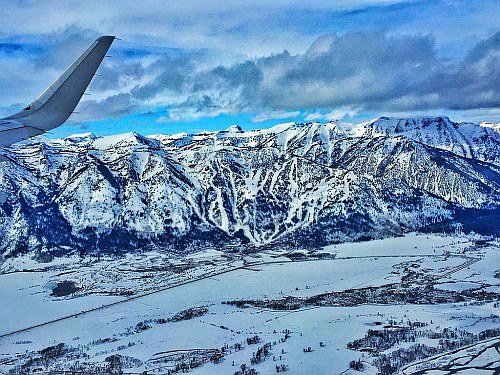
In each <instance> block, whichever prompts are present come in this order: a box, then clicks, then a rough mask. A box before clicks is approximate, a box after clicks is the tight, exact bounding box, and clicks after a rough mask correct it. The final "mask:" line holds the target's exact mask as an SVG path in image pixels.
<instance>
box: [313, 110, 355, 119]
mask: <svg viewBox="0 0 500 375" xmlns="http://www.w3.org/2000/svg"><path fill="white" fill-rule="evenodd" d="M357 113H358V111H357V110H355V109H353V108H350V107H345V108H339V109H336V110H334V111H331V112H327V113H323V112H313V113H309V114H307V115H306V117H305V118H304V120H305V121H319V120H323V121H325V120H326V121H334V120H342V119H345V118H352V117H354V116H356V114H357Z"/></svg>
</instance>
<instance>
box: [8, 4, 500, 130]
mask: <svg viewBox="0 0 500 375" xmlns="http://www.w3.org/2000/svg"><path fill="white" fill-rule="evenodd" d="M0 7H1V9H2V23H1V24H0V67H1V68H0V116H1V115H8V114H11V113H13V112H15V111H17V110H19V109H20V108H23V107H24V105H25V104H26V103H29V102H30V101H31V100H33V99H34V98H35V97H36V96H37V95H38V94H40V93H41V92H42V91H43V90H44V89H45V87H47V86H48V85H49V84H50V83H51V82H52V81H53V80H54V79H56V78H57V76H58V75H59V74H60V73H61V72H62V71H63V70H64V69H65V68H66V67H67V66H68V65H69V64H70V63H71V62H72V61H73V60H74V59H75V58H76V57H77V56H78V55H79V54H80V53H81V52H82V51H83V50H84V49H85V48H86V47H88V45H90V43H91V42H92V41H93V40H94V39H95V38H97V37H98V36H99V35H116V36H118V37H120V38H121V39H122V40H121V41H115V43H114V44H113V46H112V47H111V49H110V51H109V54H110V55H111V56H112V57H111V58H109V59H106V60H105V62H104V64H103V66H102V67H101V69H100V71H99V73H100V76H99V77H96V78H95V80H94V81H93V82H92V84H91V86H90V88H89V90H88V93H89V94H90V95H89V96H85V97H84V100H82V103H81V104H80V105H79V107H78V109H77V111H78V112H79V113H78V114H75V115H73V116H72V117H71V119H70V121H69V122H68V123H67V124H65V125H64V126H62V127H61V128H59V129H57V130H55V131H54V134H53V136H66V135H70V134H74V133H81V132H87V131H92V132H94V133H96V134H103V135H104V134H114V133H121V132H129V131H137V132H139V133H142V134H152V133H176V132H180V131H185V132H188V133H192V132H197V131H202V130H217V129H224V128H227V127H228V126H229V125H231V124H234V123H237V124H240V125H241V126H242V127H243V128H244V129H250V128H253V129H254V128H259V127H267V126H270V125H273V124H276V123H280V122H287V121H330V120H336V119H339V120H343V121H349V122H356V121H363V120H366V119H370V118H375V117H378V116H398V117H402V116H418V115H448V116H449V117H450V118H451V119H452V120H457V121H476V122H482V121H490V122H497V123H498V122H500V93H499V88H500V24H499V22H498V17H496V15H498V14H500V3H499V2H498V1H493V0H482V1H461V0H454V1H451V0H433V1H418V0H417V1H397V0H387V1H386V0H378V1H377V0H352V1H347V0H338V1H331V2H318V1H312V0H301V1H298V0H283V1H277V2H275V3H274V4H271V2H269V1H264V0H258V1H246V2H239V3H238V2H236V3H229V2H227V1H213V0H212V1H189V0H188V1H183V2H179V1H148V0H146V1H141V2H138V1H135V0H134V1H130V0H124V1H119V2H118V1H116V2H112V1H109V2H102V1H85V2H81V1H72V0H70V1H62V0H60V1H54V0H53V1H50V0H49V1H44V2H40V1H38V2H35V1H29V0H23V1H11V0H9V1H3V0H0Z"/></svg>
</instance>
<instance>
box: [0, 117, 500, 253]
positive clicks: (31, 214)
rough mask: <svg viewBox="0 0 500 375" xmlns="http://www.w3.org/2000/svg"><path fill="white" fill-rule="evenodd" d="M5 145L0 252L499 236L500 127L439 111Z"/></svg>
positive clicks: (0, 179) (0, 180) (1, 169)
mask: <svg viewBox="0 0 500 375" xmlns="http://www.w3.org/2000/svg"><path fill="white" fill-rule="evenodd" d="M12 154H13V159H12V161H8V162H3V163H1V164H0V193H3V194H5V195H6V197H7V199H6V200H5V202H3V203H1V204H0V243H1V244H2V247H1V248H0V249H1V252H2V254H3V255H4V256H15V255H17V254H20V253H26V252H34V253H36V254H49V255H53V254H56V255H57V254H64V253H68V252H73V251H76V252H79V253H81V254H85V253H89V252H91V253H94V252H108V253H109V252H112V253H123V252H130V251H134V250H145V249H150V248H160V249H167V250H175V251H190V250H191V249H196V248H198V247H199V246H220V247H224V246H225V245H227V244H233V245H234V244H238V243H239V244H241V245H244V246H262V245H268V244H282V245H286V246H298V247H315V246H321V245H325V244H329V243H335V242H342V241H348V240H359V239H367V238H379V237H383V236H388V235H397V234H400V233H403V232H406V231H413V230H439V231H442V230H455V229H456V228H463V229H464V230H476V231H486V232H488V231H490V232H491V231H493V232H495V231H496V233H498V228H497V227H496V225H495V224H494V223H495V220H498V218H499V217H500V213H499V207H500V134H499V133H498V132H497V131H496V130H495V129H494V128H491V127H484V126H480V125H478V124H473V123H456V122H453V121H450V120H449V119H448V118H446V117H435V118H408V119H395V118H380V119H377V120H374V121H370V122H367V123H363V124H358V125H352V124H345V123H340V122H330V123H327V124H320V123H307V124H297V123H287V124H280V125H276V126H275V127H273V128H269V129H262V130H252V131H242V130H241V128H239V127H236V126H232V127H230V128H229V129H228V130H227V131H223V132H207V133H200V134H191V135H187V134H179V135H173V136H168V135H155V136H150V137H144V136H141V135H139V134H137V133H128V134H122V135H117V136H109V137H96V136H94V135H93V134H81V135H78V136H72V137H68V138H65V139H59V140H53V141H49V142H46V143H29V144H24V145H18V146H16V148H14V149H13V150H12Z"/></svg>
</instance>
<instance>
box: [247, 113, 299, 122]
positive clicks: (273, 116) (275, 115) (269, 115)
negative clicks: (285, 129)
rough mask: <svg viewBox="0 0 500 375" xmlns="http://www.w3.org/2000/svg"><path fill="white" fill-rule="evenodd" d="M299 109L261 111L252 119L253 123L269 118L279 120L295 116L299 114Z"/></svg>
mask: <svg viewBox="0 0 500 375" xmlns="http://www.w3.org/2000/svg"><path fill="white" fill-rule="evenodd" d="M300 114H301V112H300V111H271V112H262V113H260V114H258V115H257V116H255V117H254V118H253V119H252V122H253V123H259V122H265V121H269V120H279V119H285V118H297V117H298V116H300Z"/></svg>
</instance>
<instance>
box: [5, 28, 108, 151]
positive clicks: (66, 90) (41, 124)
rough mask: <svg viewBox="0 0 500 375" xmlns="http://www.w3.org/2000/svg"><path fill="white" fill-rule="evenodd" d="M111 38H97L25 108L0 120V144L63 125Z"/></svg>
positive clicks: (87, 83)
mask: <svg viewBox="0 0 500 375" xmlns="http://www.w3.org/2000/svg"><path fill="white" fill-rule="evenodd" d="M114 39H115V37H114V36H101V37H100V38H98V39H97V40H96V41H95V42H94V43H92V45H91V46H90V47H89V48H88V49H87V50H86V51H85V52H84V53H83V54H82V55H81V56H80V57H79V58H78V59H77V60H76V61H75V62H74V63H73V64H71V66H70V67H69V68H68V69H66V71H65V72H64V73H63V74H62V75H61V76H60V77H59V78H58V79H57V80H56V81H55V82H54V83H53V84H52V85H50V86H49V87H48V88H47V89H46V90H45V91H44V92H43V93H42V94H41V95H40V96H39V97H38V98H36V99H35V100H34V101H33V102H31V103H30V104H29V105H28V106H27V107H26V108H25V109H23V110H22V111H20V112H18V113H16V114H14V115H12V116H9V117H5V118H3V119H0V147H6V146H9V145H11V144H13V143H16V142H19V141H22V140H25V139H27V138H30V137H34V136H36V135H40V134H43V133H44V132H46V131H48V130H50V129H54V128H56V127H58V126H60V125H62V124H63V123H64V122H65V121H66V120H67V119H68V117H69V116H70V115H71V113H72V112H73V110H74V109H75V107H76V105H77V104H78V102H79V101H80V99H81V97H82V96H83V94H84V93H85V90H86V89H87V87H88V85H89V83H90V81H91V80H92V77H93V76H94V75H95V72H96V71H97V68H99V65H100V64H101V62H102V60H103V58H104V56H105V55H106V53H107V52H108V49H109V47H110V46H111V43H113V40H114Z"/></svg>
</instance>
